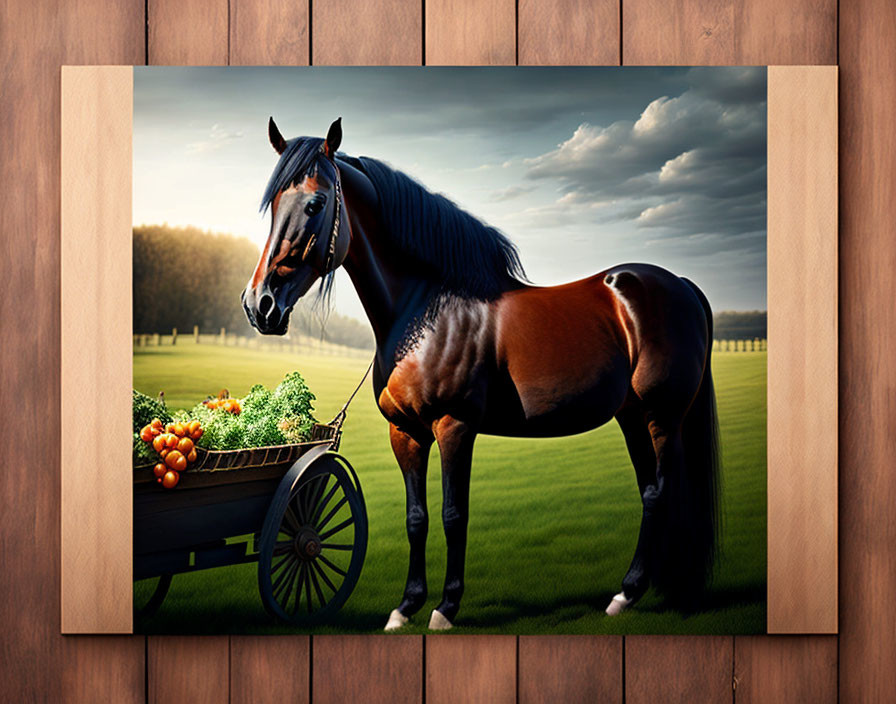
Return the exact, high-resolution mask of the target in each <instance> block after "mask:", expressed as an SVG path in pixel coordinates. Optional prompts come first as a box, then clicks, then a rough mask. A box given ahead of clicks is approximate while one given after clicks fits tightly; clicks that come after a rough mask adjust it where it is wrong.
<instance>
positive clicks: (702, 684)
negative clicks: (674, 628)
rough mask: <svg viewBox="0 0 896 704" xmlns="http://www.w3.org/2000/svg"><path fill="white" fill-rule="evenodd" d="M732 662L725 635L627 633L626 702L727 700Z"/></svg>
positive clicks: (731, 647) (705, 703) (731, 644)
mask: <svg viewBox="0 0 896 704" xmlns="http://www.w3.org/2000/svg"><path fill="white" fill-rule="evenodd" d="M733 666H734V639H733V638H731V637H729V636H699V637H698V636H626V638H625V675H624V677H625V701H626V704H641V702H645V703H649V704H653V703H654V702H656V701H665V702H701V703H703V704H712V703H714V702H719V703H722V702H724V704H730V703H731V688H732V672H733Z"/></svg>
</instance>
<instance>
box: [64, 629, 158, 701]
mask: <svg viewBox="0 0 896 704" xmlns="http://www.w3.org/2000/svg"><path fill="white" fill-rule="evenodd" d="M62 643H63V646H62V662H63V668H62V673H61V675H62V692H63V693H64V697H63V698H64V700H65V702H67V704H94V703H95V702H103V701H105V702H121V704H128V703H129V702H131V703H133V704H138V703H139V704H143V703H144V702H145V701H146V667H145V660H144V658H145V655H146V638H144V637H143V636H66V637H64V638H62Z"/></svg>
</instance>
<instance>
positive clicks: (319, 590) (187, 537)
mask: <svg viewBox="0 0 896 704" xmlns="http://www.w3.org/2000/svg"><path fill="white" fill-rule="evenodd" d="M339 439H340V429H339V427H338V425H318V426H315V428H314V432H313V433H312V439H311V440H310V441H309V442H305V443H301V444H295V445H282V446H277V447H262V448H252V449H246V450H232V451H220V452H219V451H206V450H202V449H199V453H200V454H199V458H198V460H197V463H196V467H195V468H191V469H189V470H188V471H186V472H184V473H183V474H182V475H181V478H180V482H179V483H178V485H177V486H176V487H175V488H174V489H164V488H163V487H162V486H161V485H160V484H159V483H157V482H156V478H155V476H154V474H153V471H152V466H151V465H149V466H142V467H137V468H135V470H134V580H135V581H137V580H144V579H158V582H157V584H156V585H155V588H154V591H153V593H152V596H151V597H150V598H149V600H148V601H147V602H146V603H144V604H142V605H138V607H137V610H138V613H139V614H140V615H145V614H149V613H152V612H154V611H155V610H156V609H158V608H159V606H160V605H161V604H162V601H163V600H164V599H165V595H166V594H167V592H168V588H169V586H170V584H171V579H172V576H173V575H175V574H182V573H184V572H195V571H197V570H205V569H212V568H214V567H221V566H225V565H236V564H240V563H245V562H256V561H257V562H258V589H259V592H260V594H261V599H262V602H263V603H264V606H265V608H266V609H267V611H268V612H269V613H271V614H273V615H274V616H276V617H278V618H280V619H282V620H284V621H286V622H289V623H295V624H303V623H311V622H317V621H320V620H323V619H325V618H326V617H327V615H329V614H332V613H334V612H335V611H337V610H338V609H339V608H340V607H341V606H342V605H343V604H344V603H345V601H346V599H348V597H349V595H350V594H351V593H352V590H353V589H354V587H355V584H357V581H358V577H359V576H360V574H361V568H362V566H363V564H364V557H365V554H366V552H367V509H366V506H365V504H364V495H363V493H362V491H361V485H360V483H359V482H358V477H357V475H356V474H355V471H354V469H352V466H351V465H350V464H349V463H348V461H347V460H346V459H345V458H344V457H342V456H341V455H339V454H338V453H337V450H338V445H339Z"/></svg>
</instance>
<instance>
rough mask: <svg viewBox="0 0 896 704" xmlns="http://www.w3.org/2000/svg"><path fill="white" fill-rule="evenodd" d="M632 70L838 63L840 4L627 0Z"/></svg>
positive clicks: (828, 0)
mask: <svg viewBox="0 0 896 704" xmlns="http://www.w3.org/2000/svg"><path fill="white" fill-rule="evenodd" d="M622 27H623V36H622V62H623V64H627V65H638V64H641V65H657V64H674V65H704V64H707V65H714V64H733V65H749V64H758V65H763V64H835V63H837V0H820V1H819V0H789V1H788V2H779V1H776V0H743V1H742V2H735V1H733V0H697V1H696V2H695V1H694V0H666V1H663V2H658V1H657V0H625V2H623V3H622Z"/></svg>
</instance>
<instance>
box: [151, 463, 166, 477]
mask: <svg viewBox="0 0 896 704" xmlns="http://www.w3.org/2000/svg"><path fill="white" fill-rule="evenodd" d="M167 471H168V468H167V467H166V466H165V465H164V464H162V463H161V462H159V463H158V464H157V465H156V466H155V467H153V468H152V473H153V474H155V475H156V476H157V477H164V476H165V472H167Z"/></svg>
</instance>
